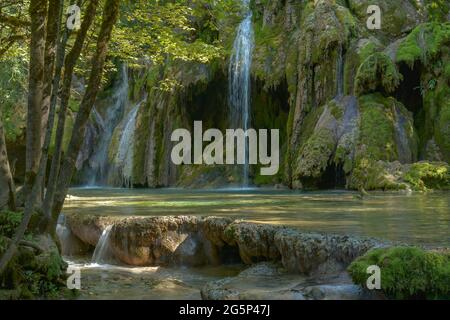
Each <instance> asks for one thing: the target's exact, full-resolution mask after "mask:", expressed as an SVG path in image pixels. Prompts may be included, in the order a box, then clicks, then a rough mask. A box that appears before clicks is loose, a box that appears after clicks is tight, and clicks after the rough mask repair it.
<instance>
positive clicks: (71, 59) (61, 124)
mask: <svg viewBox="0 0 450 320" xmlns="http://www.w3.org/2000/svg"><path fill="white" fill-rule="evenodd" d="M97 7H98V0H91V1H90V2H89V5H88V6H87V8H86V12H85V15H84V19H83V22H82V23H81V27H80V30H79V31H78V34H77V37H76V39H75V43H74V45H73V47H72V49H71V51H70V52H69V54H68V55H67V57H66V60H65V63H64V79H63V84H62V89H61V94H60V98H61V104H60V108H59V112H58V125H57V129H56V136H55V149H54V152H53V158H52V164H51V167H50V174H49V179H48V184H47V192H46V194H45V198H44V203H43V212H44V215H45V216H46V219H47V221H50V219H51V207H52V204H53V199H54V195H55V189H56V183H57V179H58V174H59V170H60V163H61V155H62V144H63V137H64V130H65V123H66V116H67V108H68V106H69V99H70V89H71V86H72V76H73V73H74V69H75V65H76V64H77V61H78V59H79V57H80V54H81V51H82V49H83V46H84V43H85V40H86V35H87V33H88V30H89V28H90V27H91V25H92V23H93V21H94V19H95V15H96V12H97ZM55 103H56V101H55ZM49 227H50V224H49Z"/></svg>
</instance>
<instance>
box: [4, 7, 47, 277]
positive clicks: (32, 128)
mask: <svg viewBox="0 0 450 320" xmlns="http://www.w3.org/2000/svg"><path fill="white" fill-rule="evenodd" d="M29 11H30V17H31V44H30V75H29V92H28V110H27V112H28V113H27V150H26V152H27V161H26V162H27V163H26V166H27V167H26V171H27V172H26V177H25V185H24V188H25V189H24V195H25V197H26V202H25V212H24V216H23V219H22V222H21V223H20V225H19V227H18V228H17V230H16V232H15V234H14V237H13V239H12V241H11V243H10V244H9V246H8V248H7V249H6V251H5V253H4V254H3V255H2V257H1V259H0V274H2V273H3V271H4V270H5V268H6V266H7V265H8V263H9V261H10V260H11V258H12V257H13V256H14V254H15V253H16V250H17V246H18V244H19V242H20V240H22V237H23V235H24V234H25V231H26V229H27V227H28V223H29V222H30V219H31V215H32V213H33V209H34V208H33V206H34V201H32V200H33V199H36V197H37V195H38V193H39V183H35V181H36V179H37V173H38V171H39V172H41V170H40V168H39V167H42V165H43V161H40V158H41V157H40V155H41V134H40V131H41V103H42V94H43V80H44V51H45V22H46V14H47V1H46V0H31V2H30V10H29ZM37 180H39V179H37Z"/></svg>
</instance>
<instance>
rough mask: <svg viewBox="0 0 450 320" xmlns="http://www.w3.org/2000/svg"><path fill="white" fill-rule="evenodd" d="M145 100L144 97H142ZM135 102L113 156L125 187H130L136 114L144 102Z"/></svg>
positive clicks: (122, 184)
mask: <svg viewBox="0 0 450 320" xmlns="http://www.w3.org/2000/svg"><path fill="white" fill-rule="evenodd" d="M144 101H145V99H144ZM144 101H142V102H140V103H138V104H136V105H135V106H134V107H133V109H132V110H131V111H130V113H129V114H128V117H127V119H126V121H125V126H124V129H123V132H122V136H121V137H120V142H119V149H118V151H117V154H116V158H115V161H114V162H115V166H116V168H117V170H118V171H119V176H120V178H121V180H122V181H121V186H122V187H125V188H131V187H132V174H133V148H134V131H135V128H136V116H137V113H138V111H139V107H140V106H141V104H142V103H143V102H144Z"/></svg>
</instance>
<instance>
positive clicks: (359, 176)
mask: <svg viewBox="0 0 450 320" xmlns="http://www.w3.org/2000/svg"><path fill="white" fill-rule="evenodd" d="M388 165H389V164H388V163H386V162H383V161H375V160H373V159H369V158H365V157H358V159H357V160H356V162H355V164H354V168H353V171H352V173H351V176H350V178H349V181H348V186H347V187H348V188H349V189H353V190H385V191H387V190H404V189H406V187H407V186H406V184H403V183H399V182H398V177H396V176H394V175H393V174H392V173H391V172H389V170H388V169H389V168H388ZM400 174H401V172H398V175H400Z"/></svg>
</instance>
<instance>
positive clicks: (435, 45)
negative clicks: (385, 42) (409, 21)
mask: <svg viewBox="0 0 450 320" xmlns="http://www.w3.org/2000/svg"><path fill="white" fill-rule="evenodd" d="M449 42H450V23H448V22H447V23H436V22H430V23H424V24H421V25H419V26H417V27H416V28H415V29H414V30H413V31H412V32H411V33H410V34H409V35H408V36H407V37H406V38H405V39H404V40H403V42H402V43H401V44H400V46H399V48H398V51H397V62H405V63H407V64H408V65H409V66H410V67H413V66H414V64H415V63H416V61H421V62H422V63H423V64H424V65H428V64H429V62H430V61H432V60H433V59H434V58H435V57H436V56H437V55H438V54H439V52H440V51H441V48H442V47H443V46H446V45H448V43H449Z"/></svg>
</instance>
